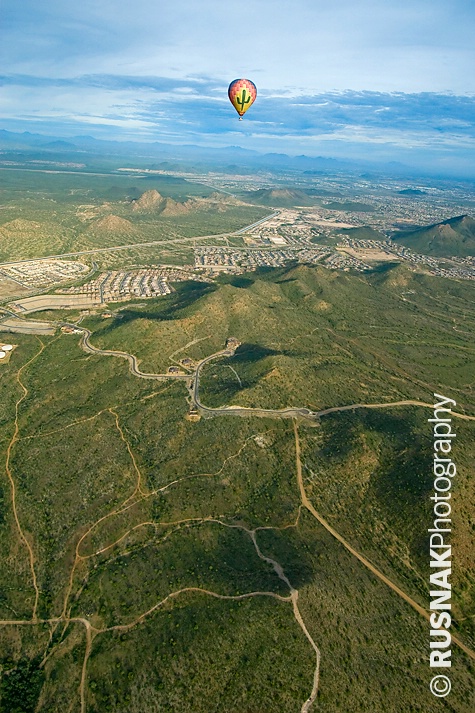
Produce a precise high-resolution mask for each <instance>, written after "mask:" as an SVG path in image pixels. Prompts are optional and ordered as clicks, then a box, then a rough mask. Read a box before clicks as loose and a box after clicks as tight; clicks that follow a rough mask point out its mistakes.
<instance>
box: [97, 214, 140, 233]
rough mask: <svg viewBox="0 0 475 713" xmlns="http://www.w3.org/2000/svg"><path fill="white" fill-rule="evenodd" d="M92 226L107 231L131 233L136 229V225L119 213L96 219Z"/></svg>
mask: <svg viewBox="0 0 475 713" xmlns="http://www.w3.org/2000/svg"><path fill="white" fill-rule="evenodd" d="M92 227H93V228H94V229H96V230H100V231H103V232H106V233H131V232H133V230H134V226H133V225H132V223H131V222H130V221H129V220H126V219H125V218H120V217H119V216H118V215H106V216H104V218H101V219H100V220H98V221H96V222H95V223H94V224H93V226H92Z"/></svg>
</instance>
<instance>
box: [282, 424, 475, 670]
mask: <svg viewBox="0 0 475 713" xmlns="http://www.w3.org/2000/svg"><path fill="white" fill-rule="evenodd" d="M294 434H295V459H296V466H297V482H298V486H299V490H300V497H301V500H302V505H303V506H304V507H306V508H307V510H308V511H309V512H310V513H311V514H312V515H313V516H314V518H316V519H317V520H318V522H319V523H320V524H321V525H323V527H324V528H325V530H327V531H328V532H329V533H330V534H331V535H333V537H334V538H335V539H336V540H338V542H340V543H341V544H342V545H343V547H345V548H346V549H347V550H348V552H350V553H351V554H352V555H353V556H354V557H356V558H357V559H358V560H359V561H360V562H361V563H362V564H364V566H365V567H367V568H368V569H369V570H370V571H371V572H372V573H373V574H374V575H376V577H378V579H380V580H381V581H382V582H384V584H386V585H387V586H388V587H390V588H391V589H392V590H393V592H396V594H398V595H399V596H400V597H401V598H402V599H404V601H406V602H407V603H408V604H410V606H411V607H412V608H413V609H415V610H416V612H417V613H418V614H420V615H421V616H423V617H424V619H427V621H430V613H429V612H428V611H427V609H424V607H422V606H421V605H420V604H418V603H417V602H416V601H414V599H412V598H411V597H410V596H409V595H408V594H406V592H404V591H403V590H402V589H401V588H400V587H398V586H397V584H395V583H394V582H392V581H391V580H390V579H389V577H386V575H384V574H383V573H382V572H380V571H379V569H377V568H376V567H375V566H374V565H373V564H371V562H369V560H367V559H366V557H363V555H362V554H360V553H359V552H358V551H357V550H355V548H354V547H352V546H351V545H350V544H349V542H347V541H346V540H345V539H344V537H342V536H341V535H340V534H339V533H338V532H337V531H336V530H335V529H334V528H333V527H332V526H331V525H330V524H329V523H328V522H327V521H326V520H325V518H323V517H322V516H321V515H320V514H319V513H318V512H317V511H316V510H315V508H314V507H313V505H312V503H311V502H310V500H309V499H308V497H307V493H306V492H305V487H304V484H303V478H302V462H301V460H300V439H299V433H298V426H297V422H296V421H294ZM451 636H452V641H454V642H455V643H456V644H457V646H459V647H460V648H461V649H462V651H464V652H465V653H466V654H467V656H469V657H470V658H471V659H473V660H474V661H475V652H474V651H472V649H470V648H469V647H468V646H466V644H464V643H463V641H461V640H460V639H459V638H458V636H456V635H454V634H451Z"/></svg>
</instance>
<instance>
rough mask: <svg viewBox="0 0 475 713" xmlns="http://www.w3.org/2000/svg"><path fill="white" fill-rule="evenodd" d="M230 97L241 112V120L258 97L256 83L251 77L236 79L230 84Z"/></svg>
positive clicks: (238, 111)
mask: <svg viewBox="0 0 475 713" xmlns="http://www.w3.org/2000/svg"><path fill="white" fill-rule="evenodd" d="M228 97H229V99H230V101H231V104H232V105H233V107H234V108H235V109H236V111H237V113H238V114H239V120H240V121H241V119H242V117H243V115H244V113H245V112H246V111H247V110H248V109H249V107H250V106H251V105H252V104H253V103H254V101H255V99H256V97H257V89H256V85H255V84H254V82H251V80H250V79H235V80H234V82H231V84H230V85H229V89H228Z"/></svg>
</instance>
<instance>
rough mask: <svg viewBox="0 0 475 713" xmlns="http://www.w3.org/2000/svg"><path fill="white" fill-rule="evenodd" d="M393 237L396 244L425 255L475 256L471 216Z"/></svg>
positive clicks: (459, 217)
mask: <svg viewBox="0 0 475 713" xmlns="http://www.w3.org/2000/svg"><path fill="white" fill-rule="evenodd" d="M391 237H392V239H393V240H394V241H395V242H397V243H401V244H402V245H405V246H406V247H408V248H411V250H414V251H415V252H419V253H422V254H424V255H435V256H437V257H451V256H454V257H466V256H467V255H475V220H474V219H473V218H471V217H470V216H469V215H461V216H458V217H456V218H449V219H448V220H443V221H442V222H441V223H436V224H435V225H429V226H427V227H423V228H417V229H416V230H408V231H401V232H397V233H394V234H393V235H392V236H391Z"/></svg>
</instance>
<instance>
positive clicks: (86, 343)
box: [67, 324, 190, 381]
mask: <svg viewBox="0 0 475 713" xmlns="http://www.w3.org/2000/svg"><path fill="white" fill-rule="evenodd" d="M67 326H68V327H73V329H77V326H76V325H75V324H68V325H67ZM80 329H81V331H82V333H83V337H82V343H81V346H82V348H83V349H84V351H85V352H89V353H90V354H101V355H102V356H115V357H120V358H121V359H126V360H127V361H128V362H129V368H130V371H131V373H132V374H133V375H134V376H138V377H139V378H140V379H155V380H156V381H167V380H168V379H178V381H187V380H189V379H190V375H189V374H146V373H144V372H143V371H140V369H139V363H138V361H137V357H136V356H135V355H134V354H128V353H127V352H117V351H114V350H112V349H99V348H98V347H95V346H94V345H93V344H91V342H90V338H91V336H92V332H90V331H89V329H86V328H85V327H81V328H80Z"/></svg>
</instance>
